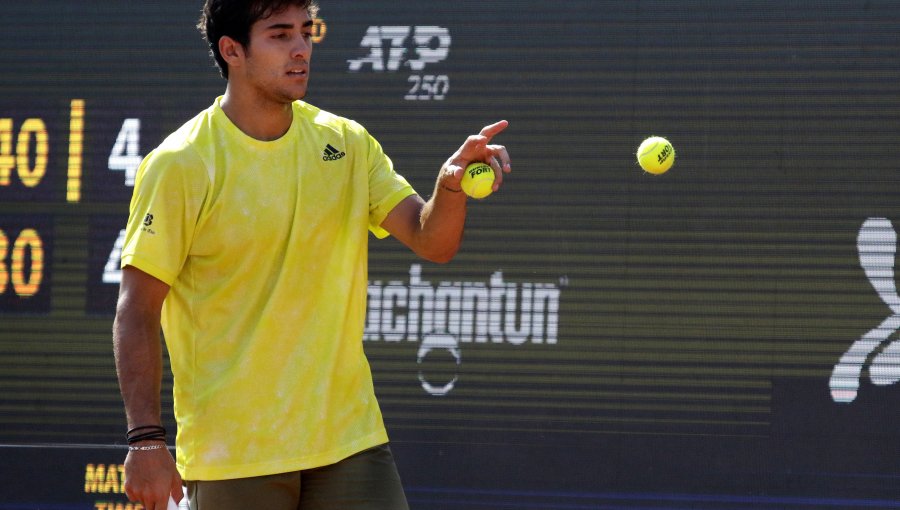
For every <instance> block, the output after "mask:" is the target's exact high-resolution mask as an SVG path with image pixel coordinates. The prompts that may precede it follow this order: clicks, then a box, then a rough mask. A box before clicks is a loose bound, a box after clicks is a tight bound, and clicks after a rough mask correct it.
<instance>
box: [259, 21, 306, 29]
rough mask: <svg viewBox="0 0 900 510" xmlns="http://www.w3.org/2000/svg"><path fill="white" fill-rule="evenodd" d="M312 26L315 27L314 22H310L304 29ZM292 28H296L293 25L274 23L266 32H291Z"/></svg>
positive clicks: (304, 25)
mask: <svg viewBox="0 0 900 510" xmlns="http://www.w3.org/2000/svg"><path fill="white" fill-rule="evenodd" d="M311 26H313V21H312V20H309V21H307V22H306V23H304V24H303V28H306V27H311ZM292 28H294V24H293V23H273V24H272V25H269V26H267V27H266V30H290V29H292Z"/></svg>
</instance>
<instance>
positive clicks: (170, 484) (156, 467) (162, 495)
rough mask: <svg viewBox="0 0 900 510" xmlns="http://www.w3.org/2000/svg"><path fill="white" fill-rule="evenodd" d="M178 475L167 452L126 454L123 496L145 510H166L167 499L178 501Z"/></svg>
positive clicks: (164, 450)
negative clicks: (140, 505)
mask: <svg viewBox="0 0 900 510" xmlns="http://www.w3.org/2000/svg"><path fill="white" fill-rule="evenodd" d="M181 486H182V481H181V475H179V474H178V470H177V469H176V468H175V459H174V458H172V454H171V453H169V450H168V449H167V448H161V449H159V450H138V451H130V452H128V457H126V458H125V495H126V496H128V499H130V500H131V501H137V502H140V503H141V504H142V505H143V506H144V508H145V509H146V510H166V509H167V507H168V503H169V496H172V499H174V500H175V501H176V502H178V501H181V499H182V498H183V497H184V493H183V492H182V489H181Z"/></svg>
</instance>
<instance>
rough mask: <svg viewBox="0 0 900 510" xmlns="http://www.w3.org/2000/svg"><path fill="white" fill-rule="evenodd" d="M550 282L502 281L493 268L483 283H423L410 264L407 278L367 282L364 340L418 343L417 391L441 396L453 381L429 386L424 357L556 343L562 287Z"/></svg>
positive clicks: (458, 361) (419, 269)
mask: <svg viewBox="0 0 900 510" xmlns="http://www.w3.org/2000/svg"><path fill="white" fill-rule="evenodd" d="M566 284H567V281H566V280H565V279H564V278H563V279H560V283H559V285H556V284H552V283H540V282H534V283H532V282H524V283H512V282H507V281H504V279H503V273H502V272H501V271H496V272H494V273H493V274H491V275H490V277H489V278H488V280H487V282H449V281H444V282H435V283H432V282H428V281H425V280H423V279H422V266H421V265H419V264H413V265H411V266H410V268H409V281H408V282H401V281H390V282H387V283H384V282H382V281H371V282H369V286H368V309H367V311H366V329H365V335H364V337H363V338H364V340H366V341H386V342H401V341H407V342H416V343H419V348H418V352H417V355H416V358H417V359H416V362H417V364H418V365H419V380H420V382H421V384H422V389H423V390H425V392H426V393H428V394H431V395H436V396H440V395H446V394H447V393H449V392H450V391H451V390H452V389H453V387H454V385H455V384H456V382H457V379H458V372H457V375H454V376H453V377H452V378H451V380H450V381H449V382H446V383H444V384H442V385H436V384H432V383H431V382H429V381H428V380H427V377H426V376H425V374H424V368H423V367H424V362H425V359H426V357H427V356H428V355H429V353H431V352H432V351H435V350H445V351H447V352H449V353H450V355H451V356H452V357H453V359H454V360H455V364H456V366H457V368H458V367H459V366H460V365H461V364H462V352H461V348H462V347H463V346H465V345H477V344H488V343H490V344H508V345H511V346H520V345H524V344H543V345H548V346H552V345H556V344H557V342H558V341H559V338H558V332H559V300H560V295H561V287H564V286H565V285H566Z"/></svg>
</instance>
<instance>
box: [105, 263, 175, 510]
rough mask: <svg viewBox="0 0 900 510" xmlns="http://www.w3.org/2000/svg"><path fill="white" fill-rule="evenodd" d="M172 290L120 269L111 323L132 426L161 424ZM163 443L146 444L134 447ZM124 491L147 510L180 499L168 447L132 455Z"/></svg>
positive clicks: (127, 461)
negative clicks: (163, 326) (163, 320)
mask: <svg viewBox="0 0 900 510" xmlns="http://www.w3.org/2000/svg"><path fill="white" fill-rule="evenodd" d="M168 291H169V286H168V285H166V284H165V283H163V282H162V281H160V280H157V279H156V278H154V277H152V276H150V275H148V274H147V273H144V272H143V271H140V270H138V269H135V268H133V267H126V268H125V269H123V271H122V284H121V287H120V288H119V302H118V305H117V307H116V319H115V322H114V323H113V349H114V352H115V357H116V372H117V374H118V377H119V388H120V390H121V392H122V399H123V401H124V402H125V413H126V416H127V419H128V428H129V429H131V428H134V427H140V426H146V425H160V423H161V416H160V398H159V392H160V385H161V380H162V346H161V342H160V336H159V331H160V315H161V311H162V303H163V301H164V300H165V298H166V294H167V293H168ZM151 444H157V445H160V444H162V443H161V442H160V441H158V440H156V441H142V442H140V443H136V444H135V445H134V446H147V445H151ZM125 480H126V483H125V492H126V494H127V495H128V497H129V498H130V499H132V500H134V501H140V502H141V503H143V505H144V507H145V508H147V509H165V508H166V503H167V502H168V498H169V495H171V496H172V497H173V498H175V500H176V501H179V500H181V497H182V491H181V477H180V476H179V475H178V472H177V470H176V468H175V460H174V459H173V458H172V455H171V454H170V453H169V451H168V449H165V448H161V449H157V450H143V451H129V452H128V457H127V458H126V459H125Z"/></svg>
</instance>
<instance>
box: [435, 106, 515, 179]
mask: <svg viewBox="0 0 900 510" xmlns="http://www.w3.org/2000/svg"><path fill="white" fill-rule="evenodd" d="M508 125H509V122H507V121H505V120H501V121H500V122H496V123H494V124H491V125H489V126H485V127H483V128H482V129H481V132H480V133H478V134H477V135H472V136H470V137H468V138H467V139H466V141H465V142H464V143H463V144H462V146H460V148H459V149H457V150H456V152H455V153H453V155H452V156H450V159H448V160H447V162H446V163H444V168H443V169H442V170H441V176H440V181H441V183H442V184H445V185H446V186H448V187H451V188H454V189H459V182H460V180H461V179H462V175H463V171H465V169H466V167H467V166H469V164H470V163H472V162H475V161H483V162H485V163H487V164H489V165H491V168H493V169H494V186H493V190H494V191H497V190H498V189H500V186H501V185H502V184H503V174H508V173H510V172H511V171H512V165H511V164H510V161H509V153H508V152H506V147H504V146H502V145H493V144H491V140H492V139H493V138H494V137H495V136H497V135H498V134H500V132H502V131H503V130H504V129H506V127H507V126H508Z"/></svg>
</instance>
